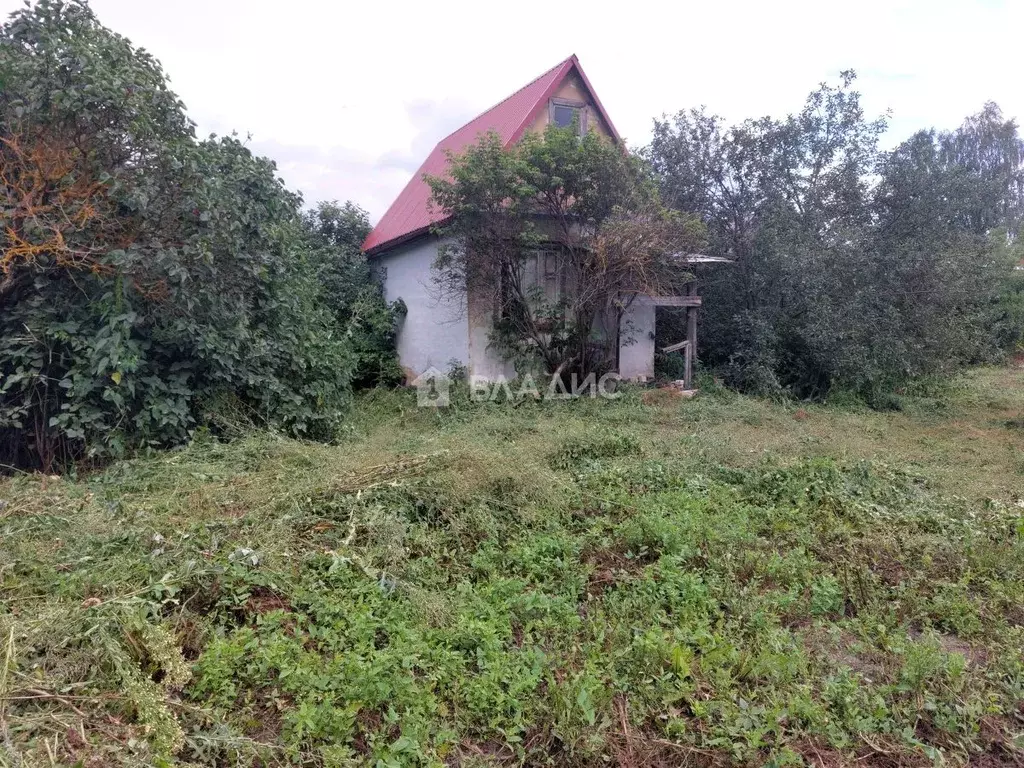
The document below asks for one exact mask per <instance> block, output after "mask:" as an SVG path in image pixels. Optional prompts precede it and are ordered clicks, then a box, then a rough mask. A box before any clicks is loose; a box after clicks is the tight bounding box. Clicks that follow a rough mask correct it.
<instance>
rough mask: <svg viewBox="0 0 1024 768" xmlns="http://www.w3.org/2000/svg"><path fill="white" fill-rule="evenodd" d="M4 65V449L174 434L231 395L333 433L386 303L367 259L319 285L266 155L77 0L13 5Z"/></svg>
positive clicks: (280, 418) (310, 249)
mask: <svg viewBox="0 0 1024 768" xmlns="http://www.w3.org/2000/svg"><path fill="white" fill-rule="evenodd" d="M0 79H2V80H3V82H4V88H3V91H2V92H0V233H2V234H0V270H2V272H0V462H2V463H5V464H11V465H16V466H37V467H42V468H46V469H48V468H50V467H52V466H58V465H65V464H67V463H68V462H70V461H73V460H76V459H80V458H83V457H106V456H119V455H122V454H124V453H125V452H126V451H129V450H133V449H139V448H148V447H156V446H166V445H172V444H175V443H179V442H181V441H183V440H185V439H187V438H188V436H189V434H190V433H191V432H192V431H193V430H194V428H195V427H196V426H197V425H198V424H201V423H202V422H203V421H204V420H205V417H204V406H210V405H211V404H214V403H222V402H224V401H225V398H227V399H230V400H232V401H234V403H235V404H236V405H237V406H238V408H239V409H240V411H242V412H244V413H245V414H246V415H247V417H248V418H249V419H250V420H251V421H252V422H254V423H257V424H262V425H269V426H273V427H277V428H280V429H283V430H286V431H287V432H289V433H291V434H294V435H298V436H306V437H314V438H323V437H330V436H332V435H333V434H334V430H335V428H336V425H337V421H338V418H339V415H340V413H341V409H342V407H343V405H344V404H345V402H346V399H347V397H348V393H349V391H350V383H351V381H352V378H353V372H354V371H357V370H360V369H365V368H366V365H365V362H364V360H365V358H366V356H367V355H368V354H369V351H368V347H372V346H373V345H374V344H379V345H381V346H382V347H386V346H387V345H388V343H389V341H390V339H389V337H388V336H387V334H384V333H379V332H377V331H376V330H375V328H374V326H373V323H375V322H378V323H379V322H383V321H378V320H375V319H373V317H370V318H369V319H368V317H367V315H366V314H365V313H364V310H363V309H362V308H363V307H372V308H373V310H374V311H378V312H379V311H382V309H381V306H382V301H378V302H377V303H376V304H374V299H373V294H372V289H371V288H369V287H368V282H369V280H368V273H367V272H366V271H365V269H364V270H363V272H361V273H359V274H358V275H355V276H354V277H353V282H352V284H351V286H350V287H349V288H348V293H345V294H343V295H340V296H338V295H337V294H336V293H335V294H334V295H333V296H329V295H328V291H330V290H331V289H332V288H333V286H332V285H331V284H330V281H329V279H328V277H329V275H328V274H327V273H328V272H329V271H330V269H329V268H327V267H325V263H328V261H329V255H325V254H329V253H330V252H331V251H330V244H320V245H319V246H315V245H314V244H311V242H310V240H311V238H312V237H313V235H312V234H311V233H310V232H309V231H308V228H304V227H303V222H302V217H301V214H300V202H301V200H300V197H299V196H298V195H296V194H294V193H291V192H289V191H288V190H287V189H286V188H285V187H284V185H283V183H282V181H281V180H280V179H278V178H277V177H276V169H275V166H274V164H273V163H272V162H271V161H269V160H266V159H264V158H259V157H255V156H254V155H253V154H252V153H251V152H250V151H249V150H248V149H247V148H246V147H245V146H244V145H243V144H242V143H241V142H240V141H238V140H237V139H235V138H233V137H232V138H220V139H218V138H215V137H211V138H210V139H208V140H205V141H201V142H199V141H196V139H195V137H194V129H193V125H192V123H191V122H190V121H189V120H188V118H187V116H186V115H185V112H184V107H183V105H182V104H181V102H180V101H179V100H178V98H177V97H176V96H175V95H174V94H173V93H172V92H171V91H170V90H169V89H168V87H167V82H166V78H165V76H164V74H163V72H162V70H161V69H160V66H159V64H158V63H157V62H156V60H155V59H153V58H152V57H151V56H150V55H149V54H147V53H145V52H144V51H141V50H138V49H136V48H134V47H133V46H132V44H131V43H130V42H129V41H128V40H126V39H125V38H123V37H121V36H120V35H117V34H115V33H114V32H112V31H110V30H108V29H106V28H105V27H103V26H102V25H101V24H100V23H99V21H98V20H97V19H96V17H95V15H94V14H93V13H92V11H91V10H90V9H89V7H88V6H87V5H86V4H85V3H83V2H78V1H77V0H71V1H69V2H62V1H61V0H41V2H39V3H37V4H36V5H35V6H33V7H30V8H27V9H23V10H21V11H18V12H17V13H15V14H13V15H12V16H11V18H10V20H9V21H8V22H7V23H6V24H5V25H4V26H3V27H2V29H0ZM342 304H343V306H342ZM344 312H348V315H349V321H348V322H344ZM360 313H364V314H360ZM371 314H372V313H371ZM352 318H358V319H352ZM367 328H368V329H369V330H367ZM359 375H365V374H359Z"/></svg>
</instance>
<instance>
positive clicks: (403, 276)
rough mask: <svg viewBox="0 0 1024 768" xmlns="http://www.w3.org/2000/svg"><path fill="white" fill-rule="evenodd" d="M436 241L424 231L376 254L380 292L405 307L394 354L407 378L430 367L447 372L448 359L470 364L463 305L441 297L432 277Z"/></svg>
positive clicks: (466, 364) (465, 316)
mask: <svg viewBox="0 0 1024 768" xmlns="http://www.w3.org/2000/svg"><path fill="white" fill-rule="evenodd" d="M438 242H439V241H438V240H437V238H435V237H424V238H422V239H420V240H417V241H415V242H413V243H409V244H408V245H404V246H399V247H398V248H396V249H394V250H393V251H389V252H388V253H386V254H384V255H382V256H379V257H378V258H377V259H376V267H377V270H378V273H379V274H380V276H381V279H382V280H383V283H384V297H385V298H386V299H387V300H388V301H395V300H397V299H402V301H404V302H405V306H406V307H407V308H408V314H407V315H406V316H405V321H404V323H403V324H402V327H401V329H400V330H399V332H398V359H399V362H400V363H401V364H402V367H403V368H404V369H405V371H406V374H407V376H408V378H409V380H412V379H413V378H415V377H416V376H419V375H420V374H421V373H423V372H424V371H425V370H426V369H427V368H430V367H433V368H436V369H438V370H440V371H444V372H447V370H448V366H449V363H450V361H451V360H452V359H455V360H458V361H459V363H460V364H461V365H465V366H467V367H468V366H469V361H470V358H469V321H468V319H467V315H466V308H465V306H463V303H462V302H453V301H450V300H446V299H444V298H442V297H440V296H439V295H438V290H437V287H436V286H435V285H434V283H433V281H432V280H431V265H432V264H433V263H434V258H435V257H436V256H437V245H438Z"/></svg>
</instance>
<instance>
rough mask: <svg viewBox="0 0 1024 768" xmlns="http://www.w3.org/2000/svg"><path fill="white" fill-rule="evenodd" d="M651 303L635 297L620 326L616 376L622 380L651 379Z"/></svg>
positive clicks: (652, 318)
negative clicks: (617, 373) (617, 372)
mask: <svg viewBox="0 0 1024 768" xmlns="http://www.w3.org/2000/svg"><path fill="white" fill-rule="evenodd" d="M655 314H656V313H655V306H654V303H653V302H652V301H651V300H650V299H649V298H646V297H644V296H638V297H637V298H635V299H634V300H633V303H632V304H630V306H629V309H627V310H626V311H625V312H624V313H623V315H622V321H621V323H620V325H619V375H620V376H621V377H622V378H624V379H650V378H654V320H655Z"/></svg>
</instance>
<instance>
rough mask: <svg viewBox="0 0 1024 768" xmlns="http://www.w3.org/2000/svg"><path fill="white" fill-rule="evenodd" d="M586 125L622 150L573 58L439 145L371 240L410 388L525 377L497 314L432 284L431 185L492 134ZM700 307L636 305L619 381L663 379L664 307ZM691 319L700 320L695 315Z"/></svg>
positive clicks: (623, 336) (688, 302) (622, 342)
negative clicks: (423, 378) (457, 376)
mask: <svg viewBox="0 0 1024 768" xmlns="http://www.w3.org/2000/svg"><path fill="white" fill-rule="evenodd" d="M576 118H578V122H577V125H578V126H579V127H580V129H581V130H583V131H597V132H599V133H601V134H603V135H605V136H607V137H608V138H609V139H610V140H611V141H615V142H618V143H621V141H622V139H621V137H620V136H619V134H618V132H617V131H616V130H615V126H614V124H613V123H612V121H611V118H610V117H609V116H608V113H607V112H606V111H605V109H604V107H603V106H602V105H601V101H600V99H599V98H598V97H597V93H596V92H595V91H594V88H593V86H592V85H591V83H590V80H589V79H588V78H587V75H586V73H584V71H583V68H582V67H581V66H580V62H579V60H578V59H577V58H576V56H570V57H569V58H567V59H565V60H564V61H561V62H559V63H558V64H556V65H555V66H554V67H552V68H551V69H549V70H548V71H547V72H545V73H544V74H542V75H540V77H538V78H536V79H535V80H532V81H531V82H529V83H527V84H526V85H525V86H523V87H522V88H520V89H519V90H518V91H516V92H515V93H513V94H512V95H511V96H509V97H508V98H506V99H504V100H503V101H501V102H499V103H498V104H496V105H495V106H493V107H491V108H490V109H488V110H487V111H486V112H484V113H483V114H481V115H480V116H478V117H477V118H475V119H473V120H471V121H470V122H469V123H467V124H466V125H464V126H462V127H461V128H459V129H458V130H457V131H455V132H454V133H452V134H451V135H449V136H447V137H445V138H444V139H442V140H441V141H440V142H438V144H437V146H436V147H434V150H433V151H432V152H431V153H430V155H429V156H428V157H427V159H426V160H425V161H424V162H423V164H422V165H421V166H420V168H419V170H418V171H416V173H415V174H414V175H413V177H412V179H411V180H410V181H409V183H408V184H406V186H405V188H404V189H403V190H402V191H401V193H400V194H399V195H398V197H397V198H396V199H395V201H394V202H393V203H392V204H391V207H390V208H388V210H387V212H386V213H385V214H384V216H383V217H381V219H380V221H379V222H378V223H377V226H376V227H374V229H373V231H372V232H371V233H370V235H369V236H368V237H367V238H366V241H365V242H364V243H363V250H364V252H365V253H366V255H367V257H368V258H369V259H371V260H372V261H373V262H374V263H375V265H376V267H377V270H378V274H379V275H380V277H381V279H382V281H383V284H384V293H385V297H386V299H387V300H388V301H395V300H397V299H402V301H403V302H404V303H405V305H406V307H407V309H408V312H407V315H406V317H405V320H404V323H403V326H402V328H401V329H400V331H399V334H398V354H399V360H400V362H401V364H402V367H403V368H404V369H405V371H406V375H407V377H408V379H409V380H411V379H413V378H415V377H416V376H418V375H420V374H421V373H423V372H424V371H426V370H427V369H429V368H436V369H440V370H446V369H447V368H448V367H449V366H450V364H451V363H452V362H453V361H454V362H457V363H458V364H459V365H460V366H462V367H464V368H465V369H467V370H468V372H469V374H470V375H473V376H481V377H484V378H487V379H492V380H493V379H496V378H498V377H499V376H509V377H511V376H513V375H514V373H515V371H514V370H513V369H512V366H511V365H510V364H509V363H508V362H507V361H505V360H503V359H501V357H500V356H498V355H497V353H496V352H495V350H494V349H493V348H491V347H490V346H489V342H488V335H489V333H490V331H491V328H492V321H493V308H492V307H490V306H480V304H481V302H479V301H473V300H472V297H467V298H466V300H463V301H453V300H452V299H451V298H450V296H449V297H443V296H441V295H440V292H439V291H438V290H437V287H436V285H435V284H434V282H433V280H432V273H431V266H432V264H433V262H434V259H435V257H436V255H437V249H438V245H439V240H438V237H437V236H436V235H435V234H433V233H432V232H431V228H432V226H433V225H435V224H437V223H438V222H439V219H440V215H439V214H438V213H437V212H436V211H432V210H431V207H430V205H429V202H430V194H431V193H430V187H429V185H428V184H427V182H426V181H424V178H423V177H424V176H425V175H431V176H439V175H443V174H444V173H445V170H446V166H447V153H448V152H452V153H456V154H457V153H458V152H459V151H461V150H463V149H465V148H467V147H468V146H470V145H472V144H474V143H475V142H476V141H477V140H478V139H479V138H480V136H481V135H483V134H486V133H487V132H489V131H494V132H496V133H497V134H498V135H499V136H500V137H501V139H502V140H503V141H504V144H505V146H506V147H508V146H511V145H513V144H514V143H515V142H516V141H518V140H519V139H520V138H521V137H522V136H523V135H524V134H526V133H527V132H528V131H535V132H541V131H543V130H544V129H545V127H546V126H547V125H548V124H549V123H550V122H555V123H557V124H558V125H563V126H567V125H572V124H573V121H574V119H576ZM699 302H700V299H699V298H697V297H696V296H687V297H668V298H667V299H665V300H659V299H657V298H656V297H641V298H640V299H638V300H636V301H634V302H633V304H632V305H631V306H630V309H629V311H628V312H627V313H626V315H625V316H624V317H623V319H622V323H621V326H620V328H619V329H613V331H612V332H613V333H617V334H618V336H619V344H618V349H619V353H618V372H619V374H620V375H621V376H622V377H623V378H630V379H646V378H649V377H652V376H653V375H654V351H655V350H654V322H655V307H656V306H657V305H659V304H666V303H667V304H670V305H673V306H688V307H691V308H693V307H696V306H697V305H699ZM483 304H486V302H483ZM691 315H693V317H694V321H695V313H694V312H691ZM690 326H691V328H692V330H691V335H692V336H693V338H692V339H688V342H689V343H681V344H679V345H674V347H675V348H688V349H693V346H694V345H695V343H696V339H695V333H696V325H695V322H693V321H691V323H690ZM627 329H628V331H627Z"/></svg>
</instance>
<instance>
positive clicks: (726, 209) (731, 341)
mask: <svg viewBox="0 0 1024 768" xmlns="http://www.w3.org/2000/svg"><path fill="white" fill-rule="evenodd" d="M854 79H855V78H854V74H853V73H852V72H845V73H843V75H842V77H841V81H840V83H839V84H837V85H827V84H822V85H821V86H820V87H819V88H817V89H816V90H815V91H813V92H812V93H811V94H810V96H809V97H808V99H807V101H806V103H805V105H804V108H803V109H802V110H801V111H800V112H799V113H798V114H795V115H790V116H788V117H787V118H785V119H781V120H777V119H771V118H762V119H759V120H748V121H746V122H744V123H742V124H740V125H738V126H735V127H733V128H727V127H726V126H724V124H723V122H722V121H721V120H720V119H719V118H716V117H712V116H709V115H707V114H706V113H705V112H703V111H690V112H682V113H679V114H678V115H677V116H675V118H673V119H671V120H669V119H666V120H661V121H656V122H655V131H654V139H653V141H652V143H651V145H650V146H649V147H648V148H647V150H646V154H647V156H648V157H649V158H650V160H651V163H652V165H653V167H654V169H655V171H656V173H657V175H658V177H659V181H660V184H661V188H662V194H663V196H664V198H665V200H667V201H668V202H669V204H671V205H674V206H677V207H679V208H680V209H682V210H692V211H695V212H698V213H699V214H700V215H701V216H702V218H704V220H705V221H707V222H708V225H709V230H710V241H711V245H710V247H711V249H712V252H714V253H717V254H720V255H724V256H729V257H731V258H733V259H735V265H734V266H733V267H731V268H729V269H718V270H715V271H714V272H709V273H708V274H707V275H706V281H707V284H706V285H705V286H704V288H703V291H702V292H703V294H704V296H705V307H704V309H703V310H702V312H703V319H704V338H705V345H704V350H705V355H704V361H705V362H706V363H709V364H711V365H712V366H714V367H716V368H717V369H718V370H720V371H721V372H722V373H724V375H725V376H726V377H727V378H728V379H729V380H730V381H731V382H732V383H733V384H735V385H737V386H741V387H745V388H748V389H754V390H760V391H780V390H788V391H791V392H793V393H795V394H798V395H800V396H822V395H824V394H825V393H827V392H828V391H830V390H831V389H833V388H835V387H837V386H839V387H848V388H853V389H857V390H859V391H862V392H863V393H865V394H867V395H869V396H875V395H877V394H878V393H879V392H881V391H884V390H887V389H891V388H892V387H893V386H895V385H896V384H898V383H899V382H903V381H906V380H907V379H908V378H913V377H915V376H921V375H926V374H931V373H936V372H940V371H943V370H948V369H949V368H950V367H951V366H953V365H956V364H958V363H959V362H961V361H963V360H966V359H971V358H977V357H978V356H979V355H982V354H984V348H985V347H986V344H985V343H984V339H983V338H982V335H983V334H982V333H981V329H982V327H983V325H984V322H983V320H982V318H983V316H984V314H983V312H982V308H983V307H984V306H986V305H989V304H991V303H992V301H993V294H994V292H995V293H998V290H999V289H998V286H997V284H998V283H999V281H1000V280H1002V279H1004V278H1005V276H1006V274H1007V270H1006V266H1005V260H1003V261H1002V262H1000V260H999V259H998V258H996V257H995V256H994V251H993V250H992V248H993V246H992V238H993V236H994V233H995V231H996V230H997V229H998V228H1000V227H1002V228H1003V229H1002V230H1001V231H1002V232H1003V236H1004V238H1005V237H1006V236H1007V235H1006V232H1007V230H1006V229H1005V227H1007V226H1010V227H1016V226H1019V224H1017V223H1016V222H1017V221H1019V218H1017V217H1018V214H1016V213H1014V211H1019V204H1018V203H1016V202H1014V200H1015V199H1019V170H1018V169H1019V167H1020V163H1019V159H1018V158H1019V152H1020V150H1019V140H1018V139H1017V138H1016V127H1015V126H1013V125H1012V124H1008V123H1007V122H1006V121H1003V120H1002V119H1001V116H1000V115H999V113H998V109H996V108H995V107H994V106H991V105H990V106H989V107H986V110H985V111H984V112H983V113H982V114H981V115H979V116H977V117H975V118H972V119H970V120H969V121H968V122H967V123H965V125H964V127H963V128H962V129H961V130H960V131H957V132H955V133H952V134H942V135H935V134H932V133H924V134H920V135H918V136H916V137H914V138H913V139H911V140H910V141H908V142H907V143H906V144H904V145H903V146H901V147H900V148H898V149H897V150H896V151H895V152H893V153H888V154H885V153H880V152H879V151H878V146H877V145H878V138H879V136H880V134H881V132H882V131H883V130H884V129H885V125H886V122H885V119H884V118H878V119H874V120H869V119H867V118H866V117H865V115H864V113H863V110H862V108H861V106H860V97H859V94H858V93H857V92H856V91H855V90H853V87H852V86H853V83H854ZM1014 190H1018V191H1014ZM943 275H945V278H943ZM951 320H953V322H950V321H951Z"/></svg>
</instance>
